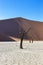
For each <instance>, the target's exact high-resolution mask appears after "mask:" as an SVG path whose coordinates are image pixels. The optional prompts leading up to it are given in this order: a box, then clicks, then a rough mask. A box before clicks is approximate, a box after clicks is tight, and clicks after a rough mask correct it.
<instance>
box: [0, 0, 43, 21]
mask: <svg viewBox="0 0 43 65" xmlns="http://www.w3.org/2000/svg"><path fill="white" fill-rule="evenodd" d="M15 17H24V18H27V19H31V20H38V21H43V0H0V19H8V18H15Z"/></svg>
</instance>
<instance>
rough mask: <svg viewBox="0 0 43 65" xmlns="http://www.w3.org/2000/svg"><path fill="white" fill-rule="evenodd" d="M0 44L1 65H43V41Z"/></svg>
mask: <svg viewBox="0 0 43 65" xmlns="http://www.w3.org/2000/svg"><path fill="white" fill-rule="evenodd" d="M19 45H20V42H0V65H43V41H38V42H37V41H34V42H33V43H29V41H28V42H23V47H24V49H20V48H19Z"/></svg>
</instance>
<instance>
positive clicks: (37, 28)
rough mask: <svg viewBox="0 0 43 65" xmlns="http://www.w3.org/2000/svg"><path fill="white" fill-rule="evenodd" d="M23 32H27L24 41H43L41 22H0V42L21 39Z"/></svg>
mask: <svg viewBox="0 0 43 65" xmlns="http://www.w3.org/2000/svg"><path fill="white" fill-rule="evenodd" d="M29 28H31V29H30V30H29V31H28V29H29ZM23 31H25V32H27V31H28V32H27V33H25V35H24V39H27V40H32V39H33V40H43V22H38V21H32V20H27V19H24V18H12V19H6V20H0V41H16V40H17V39H20V38H21V34H22V33H23Z"/></svg>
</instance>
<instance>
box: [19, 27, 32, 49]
mask: <svg viewBox="0 0 43 65" xmlns="http://www.w3.org/2000/svg"><path fill="white" fill-rule="evenodd" d="M30 29H31V27H30V28H29V29H28V30H27V31H22V33H21V42H20V48H21V49H23V46H22V43H23V38H24V35H25V34H26V33H28V32H29V31H30Z"/></svg>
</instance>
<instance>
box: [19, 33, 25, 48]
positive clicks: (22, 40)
mask: <svg viewBox="0 0 43 65" xmlns="http://www.w3.org/2000/svg"><path fill="white" fill-rule="evenodd" d="M23 37H24V33H23V34H22V36H21V42H20V48H21V49H23V46H22V43H23Z"/></svg>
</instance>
